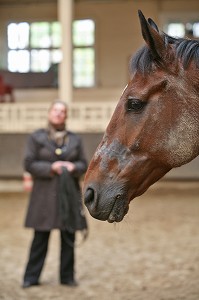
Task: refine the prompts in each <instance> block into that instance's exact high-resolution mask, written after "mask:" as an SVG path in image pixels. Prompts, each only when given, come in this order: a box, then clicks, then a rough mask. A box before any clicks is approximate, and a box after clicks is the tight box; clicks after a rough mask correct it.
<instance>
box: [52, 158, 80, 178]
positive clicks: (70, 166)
mask: <svg viewBox="0 0 199 300" xmlns="http://www.w3.org/2000/svg"><path fill="white" fill-rule="evenodd" d="M62 167H65V168H66V169H67V170H68V172H72V171H74V169H75V164H74V163H72V162H70V161H61V160H58V161H55V162H54V163H52V165H51V169H52V171H53V172H54V173H56V174H58V175H60V174H61V173H62Z"/></svg>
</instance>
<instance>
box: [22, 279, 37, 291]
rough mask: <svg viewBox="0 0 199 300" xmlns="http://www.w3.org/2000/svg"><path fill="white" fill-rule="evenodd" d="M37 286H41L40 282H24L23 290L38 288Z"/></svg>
mask: <svg viewBox="0 0 199 300" xmlns="http://www.w3.org/2000/svg"><path fill="white" fill-rule="evenodd" d="M36 285H39V282H37V281H36V282H31V281H24V283H23V285H22V288H24V289H26V288H29V287H31V286H36Z"/></svg>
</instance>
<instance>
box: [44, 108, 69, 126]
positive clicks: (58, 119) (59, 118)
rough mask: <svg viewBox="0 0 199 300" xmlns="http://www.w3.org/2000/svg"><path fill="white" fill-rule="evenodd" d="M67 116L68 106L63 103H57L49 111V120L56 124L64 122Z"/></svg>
mask: <svg viewBox="0 0 199 300" xmlns="http://www.w3.org/2000/svg"><path fill="white" fill-rule="evenodd" d="M66 117H67V111H66V107H65V106H64V105H63V104H62V103H55V104H54V105H53V106H52V107H51V109H50V110H49V113H48V121H49V122H50V123H51V124H52V125H55V126H56V125H57V126H58V125H62V124H64V123H65V120H66Z"/></svg>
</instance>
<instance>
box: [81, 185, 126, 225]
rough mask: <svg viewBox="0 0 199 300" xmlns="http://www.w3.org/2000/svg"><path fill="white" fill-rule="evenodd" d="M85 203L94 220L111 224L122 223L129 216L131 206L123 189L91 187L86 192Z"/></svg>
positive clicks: (109, 186) (107, 186)
mask: <svg viewBox="0 0 199 300" xmlns="http://www.w3.org/2000/svg"><path fill="white" fill-rule="evenodd" d="M84 203H85V205H86V207H87V208H88V211H89V213H90V214H91V216H92V217H93V218H96V219H98V220H102V221H106V220H107V221H108V222H110V223H113V222H120V221H122V219H123V218H124V216H125V215H126V214H127V212H128V209H129V204H128V201H127V197H126V194H125V193H124V191H123V189H122V187H118V186H117V187H116V186H113V185H112V186H111V185H106V186H105V185H103V188H100V186H99V185H97V184H96V185H95V184H92V185H89V186H87V187H86V189H85V192H84Z"/></svg>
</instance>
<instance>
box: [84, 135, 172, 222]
mask: <svg viewBox="0 0 199 300" xmlns="http://www.w3.org/2000/svg"><path fill="white" fill-rule="evenodd" d="M96 169H97V170H98V172H93V170H96ZM169 170H170V169H169V168H167V167H165V166H164V167H162V166H160V165H158V164H156V163H155V162H154V161H152V160H151V159H150V158H149V157H147V156H145V155H143V156H140V155H132V153H131V151H130V149H128V148H126V146H124V145H122V144H121V143H120V142H119V140H117V139H115V140H113V141H112V142H111V143H110V144H108V143H107V142H106V137H105V138H104V140H103V141H102V143H101V144H100V146H99V147H98V149H97V151H96V153H95V155H94V157H93V159H92V161H91V163H90V165H89V168H88V171H87V173H86V176H85V181H84V191H83V193H84V195H85V205H86V206H87V208H88V210H89V212H90V214H91V216H93V217H94V218H96V219H99V220H103V221H105V220H107V221H108V222H120V221H122V219H123V218H124V216H125V215H126V214H127V212H128V209H129V203H130V202H131V201H132V200H133V199H134V198H135V197H138V196H140V195H141V194H143V193H144V192H145V191H146V190H147V189H148V188H149V187H150V186H151V185H152V184H153V183H154V182H156V181H157V180H159V179H160V178H161V177H162V176H164V175H165V174H166V173H167V172H168V171H169ZM100 182H103V184H101V183H100Z"/></svg>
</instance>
